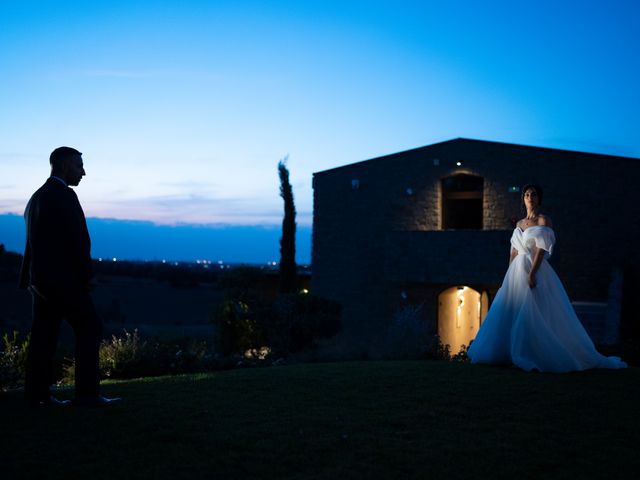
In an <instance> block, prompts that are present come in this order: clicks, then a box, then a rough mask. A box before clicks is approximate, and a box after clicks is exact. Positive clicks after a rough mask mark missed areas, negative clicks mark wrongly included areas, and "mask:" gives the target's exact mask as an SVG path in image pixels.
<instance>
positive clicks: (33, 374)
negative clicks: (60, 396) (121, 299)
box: [20, 177, 102, 400]
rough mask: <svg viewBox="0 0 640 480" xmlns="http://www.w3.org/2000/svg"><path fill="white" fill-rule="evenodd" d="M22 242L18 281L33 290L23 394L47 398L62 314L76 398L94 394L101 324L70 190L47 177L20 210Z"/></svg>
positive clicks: (80, 217) (84, 233)
mask: <svg viewBox="0 0 640 480" xmlns="http://www.w3.org/2000/svg"><path fill="white" fill-rule="evenodd" d="M25 222H26V226H27V243H26V248H25V253H24V261H23V264H22V271H21V272H20V286H21V287H22V288H27V287H29V288H30V290H31V293H32V295H33V327H32V329H31V342H30V346H29V354H28V358H27V372H26V379H25V394H26V396H27V397H28V398H30V399H33V400H41V399H46V398H49V395H50V393H49V386H50V384H51V383H52V380H53V379H52V371H51V368H52V361H53V356H54V354H55V350H56V346H57V342H58V333H59V329H60V324H61V322H62V319H63V318H64V319H66V320H67V321H68V322H69V323H70V324H71V326H72V327H73V330H74V333H75V337H76V352H75V357H76V367H75V377H76V397H92V396H96V395H98V390H99V369H98V349H99V346H100V340H101V338H102V323H101V321H100V319H99V318H98V316H97V314H96V311H95V308H94V305H93V301H92V299H91V296H90V293H89V285H90V282H91V280H92V277H93V274H92V267H91V253H90V250H91V240H90V238H89V232H88V230H87V224H86V220H85V217H84V212H83V211H82V207H81V206H80V202H79V201H78V197H77V196H76V194H75V192H74V191H73V190H72V189H71V188H69V187H68V186H66V185H65V184H64V182H63V181H61V180H59V179H57V178H53V177H51V178H49V179H48V180H47V182H46V183H45V184H44V185H43V186H42V187H40V188H39V189H38V190H37V191H36V192H35V193H34V194H33V196H32V197H31V200H29V203H28V204H27V208H26V210H25Z"/></svg>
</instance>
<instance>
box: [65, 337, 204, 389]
mask: <svg viewBox="0 0 640 480" xmlns="http://www.w3.org/2000/svg"><path fill="white" fill-rule="evenodd" d="M99 359H100V376H101V377H102V378H103V379H104V378H114V379H117V378H136V377H150V376H158V375H168V374H181V373H194V372H203V371H206V370H212V369H214V368H215V366H216V365H214V363H213V354H212V352H211V351H210V349H209V346H208V345H207V343H206V342H205V341H202V340H200V341H196V340H192V339H186V338H185V339H180V340H177V339H176V340H174V341H169V342H159V341H157V340H153V339H142V338H141V337H140V336H139V335H138V332H137V330H134V331H133V333H131V332H128V331H126V330H125V331H124V332H123V334H122V335H113V336H112V337H111V339H109V340H104V341H103V342H102V344H101V345H100V351H99ZM74 377H75V363H74V361H73V359H66V360H65V367H64V376H63V378H62V382H63V383H66V384H72V383H73V381H74Z"/></svg>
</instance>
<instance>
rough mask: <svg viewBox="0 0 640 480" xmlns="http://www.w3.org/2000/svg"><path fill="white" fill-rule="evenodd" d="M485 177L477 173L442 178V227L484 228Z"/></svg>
mask: <svg viewBox="0 0 640 480" xmlns="http://www.w3.org/2000/svg"><path fill="white" fill-rule="evenodd" d="M483 189H484V179H483V178H482V177H476V176H475V175H465V174H460V175H453V176H451V177H446V178H443V179H442V228H443V229H444V230H465V229H466V230H482V194H483Z"/></svg>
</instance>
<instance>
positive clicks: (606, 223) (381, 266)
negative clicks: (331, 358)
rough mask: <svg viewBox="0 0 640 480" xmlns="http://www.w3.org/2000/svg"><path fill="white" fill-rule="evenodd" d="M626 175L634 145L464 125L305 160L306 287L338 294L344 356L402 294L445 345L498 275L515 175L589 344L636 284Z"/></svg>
mask: <svg viewBox="0 0 640 480" xmlns="http://www.w3.org/2000/svg"><path fill="white" fill-rule="evenodd" d="M637 179H640V159H636V158H625V157H616V156H610V155H599V154H591V153H581V152H574V151H565V150H556V149H549V148H538V147H528V146H521V145H512V144H506V143H496V142H488V141H479V140H469V139H462V138H459V139H454V140H450V141H446V142H442V143H437V144H434V145H429V146H426V147H422V148H417V149H414V150H408V151H405V152H400V153H395V154H392V155H386V156H383V157H379V158H374V159H371V160H367V161H363V162H358V163H353V164H350V165H345V166H342V167H338V168H333V169H330V170H326V171H322V172H318V173H315V174H314V177H313V188H314V215H313V275H312V283H311V288H312V291H313V292H314V293H316V294H318V295H322V296H326V297H329V298H331V299H334V300H336V301H338V302H339V303H341V304H342V306H343V322H344V327H343V334H342V337H341V341H342V342H343V343H342V346H343V348H345V351H348V352H349V355H369V356H375V355H376V352H377V351H379V349H380V348H381V345H382V344H383V342H384V339H385V336H386V334H387V332H388V329H389V326H390V325H391V322H393V320H394V318H395V316H396V315H398V312H401V311H402V310H403V309H406V308H407V307H412V308H413V309H414V311H418V315H419V316H420V318H421V320H422V321H424V322H426V324H427V326H428V328H429V330H430V332H431V333H433V334H436V333H437V334H438V335H440V337H441V339H442V342H443V343H448V344H450V345H451V348H452V351H453V352H455V351H456V350H457V349H459V348H460V346H461V345H463V344H464V345H467V344H468V343H469V341H470V340H472V339H473V338H474V337H475V334H476V332H477V330H478V328H479V326H480V324H481V322H482V319H483V318H484V315H485V314H486V312H487V310H488V308H489V306H490V303H491V301H492V299H493V297H494V296H495V293H496V291H497V289H498V288H499V286H500V284H501V281H502V278H503V276H504V273H505V271H506V268H507V266H508V257H509V251H510V244H509V240H510V237H511V233H512V231H513V228H514V226H515V223H516V221H517V220H518V219H519V218H522V217H523V216H524V210H523V208H522V206H521V192H520V189H521V186H522V185H524V184H526V183H538V184H540V185H542V186H543V189H544V198H543V205H542V211H543V212H545V213H547V214H548V215H550V216H551V218H552V220H553V222H554V230H555V232H556V237H557V245H556V248H555V250H554V255H553V256H552V257H551V259H550V261H551V264H552V265H553V267H554V269H555V270H556V272H557V273H558V275H559V276H560V278H561V280H562V281H563V283H564V285H565V287H566V289H567V292H568V294H569V297H570V298H571V300H572V301H573V303H574V307H575V308H576V311H577V313H578V316H579V317H580V319H581V320H582V321H583V323H584V324H585V326H586V327H587V331H588V332H589V333H590V334H591V336H592V338H594V340H595V341H596V343H600V344H607V343H608V344H611V343H615V342H616V341H617V340H618V334H619V331H620V329H619V323H620V319H621V318H622V319H623V323H624V322H629V323H633V321H634V319H633V318H632V317H633V316H634V315H635V308H636V307H635V306H634V303H635V300H634V298H633V297H634V294H635V290H636V289H637V288H638V286H639V283H640V282H639V279H640V254H639V252H640V251H639V250H638V247H637V239H638V238H640V202H639V201H638V193H637V189H636V188H634V183H635V181H637ZM623 326H624V325H623ZM632 328H635V327H633V325H632Z"/></svg>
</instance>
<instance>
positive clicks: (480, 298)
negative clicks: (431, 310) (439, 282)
mask: <svg viewBox="0 0 640 480" xmlns="http://www.w3.org/2000/svg"><path fill="white" fill-rule="evenodd" d="M487 304H488V295H487V294H486V292H483V293H482V294H480V292H478V291H477V290H474V289H473V288H471V287H466V286H459V287H451V288H448V289H446V290H445V291H443V292H442V293H440V295H438V336H439V337H440V341H441V342H442V344H443V345H447V344H448V345H449V347H450V349H451V353H452V354H456V353H458V352H459V351H460V348H461V347H462V345H466V346H468V345H469V343H471V340H473V339H474V338H476V334H477V333H478V330H479V329H480V324H481V322H482V320H483V319H484V316H485V315H486V314H487V308H488V305H487Z"/></svg>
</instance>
